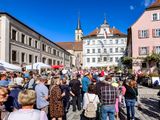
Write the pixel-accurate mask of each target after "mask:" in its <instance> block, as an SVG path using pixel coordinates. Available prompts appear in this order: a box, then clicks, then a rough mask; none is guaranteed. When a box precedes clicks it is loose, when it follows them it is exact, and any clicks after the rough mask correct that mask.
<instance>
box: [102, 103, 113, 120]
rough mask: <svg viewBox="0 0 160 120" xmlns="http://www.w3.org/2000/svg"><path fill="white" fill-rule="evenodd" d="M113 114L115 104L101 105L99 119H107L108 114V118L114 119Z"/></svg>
mask: <svg viewBox="0 0 160 120" xmlns="http://www.w3.org/2000/svg"><path fill="white" fill-rule="evenodd" d="M114 114H115V105H102V106H101V120H107V116H109V120H114Z"/></svg>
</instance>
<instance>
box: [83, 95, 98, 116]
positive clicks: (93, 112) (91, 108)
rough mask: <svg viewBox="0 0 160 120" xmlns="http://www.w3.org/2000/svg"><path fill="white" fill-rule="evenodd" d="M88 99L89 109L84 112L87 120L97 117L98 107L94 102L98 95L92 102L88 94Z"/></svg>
mask: <svg viewBox="0 0 160 120" xmlns="http://www.w3.org/2000/svg"><path fill="white" fill-rule="evenodd" d="M87 98H88V100H89V103H88V105H87V108H86V109H85V111H84V116H85V117H87V118H95V117H96V107H95V105H94V104H93V102H94V100H95V98H96V95H95V97H94V99H93V101H90V99H89V96H88V94H87Z"/></svg>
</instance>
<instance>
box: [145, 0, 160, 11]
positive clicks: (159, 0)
mask: <svg viewBox="0 0 160 120" xmlns="http://www.w3.org/2000/svg"><path fill="white" fill-rule="evenodd" d="M157 8H160V0H156V1H155V2H154V3H153V4H151V5H150V6H149V7H148V8H147V10H150V9H157Z"/></svg>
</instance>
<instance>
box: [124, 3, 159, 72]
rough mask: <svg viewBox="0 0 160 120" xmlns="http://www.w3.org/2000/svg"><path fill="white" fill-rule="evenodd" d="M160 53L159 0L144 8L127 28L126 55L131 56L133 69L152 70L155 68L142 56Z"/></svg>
mask: <svg viewBox="0 0 160 120" xmlns="http://www.w3.org/2000/svg"><path fill="white" fill-rule="evenodd" d="M153 52H154V53H158V54H159V53H160V0H157V1H156V2H155V3H153V4H152V5H151V6H149V7H148V8H146V10H145V11H144V13H143V14H142V15H141V17H140V18H139V19H138V20H137V21H136V22H135V23H134V24H133V25H132V26H131V27H130V28H129V29H128V43H127V53H128V56H130V57H132V58H133V64H132V69H133V71H139V70H144V69H145V70H147V71H153V70H154V69H155V68H154V67H153V66H155V65H153V66H149V65H148V63H145V62H144V60H143V59H142V58H144V57H146V56H147V55H150V54H152V53H153Z"/></svg>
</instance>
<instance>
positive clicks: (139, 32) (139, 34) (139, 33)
mask: <svg viewBox="0 0 160 120" xmlns="http://www.w3.org/2000/svg"><path fill="white" fill-rule="evenodd" d="M138 38H141V30H138Z"/></svg>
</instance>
